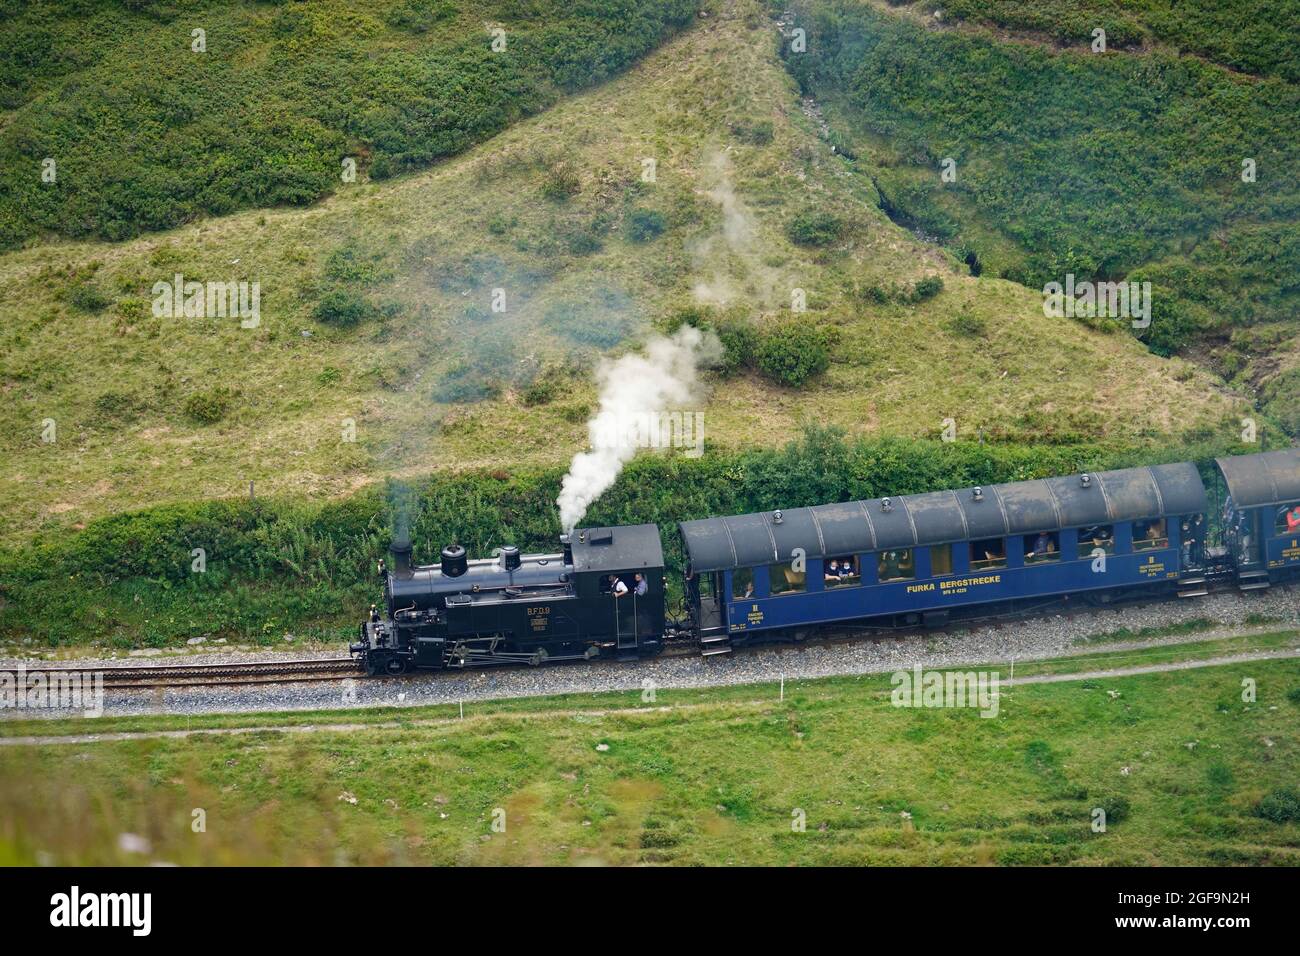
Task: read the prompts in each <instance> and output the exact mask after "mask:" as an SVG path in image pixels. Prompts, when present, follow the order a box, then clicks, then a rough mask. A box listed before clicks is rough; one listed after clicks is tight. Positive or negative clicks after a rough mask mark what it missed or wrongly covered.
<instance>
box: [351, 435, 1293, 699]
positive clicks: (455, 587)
mask: <svg viewBox="0 0 1300 956" xmlns="http://www.w3.org/2000/svg"><path fill="white" fill-rule="evenodd" d="M1214 474H1215V476H1216V479H1215V481H1214V482H1212V484H1213V485H1214V490H1215V492H1216V494H1218V493H1224V494H1226V497H1224V499H1223V503H1222V507H1216V508H1214V509H1211V508H1210V499H1209V495H1208V493H1207V489H1206V487H1205V483H1204V482H1203V481H1202V478H1201V475H1200V472H1199V471H1198V470H1197V468H1196V466H1195V465H1194V464H1191V463H1188V462H1184V463H1178V464H1168V465H1153V466H1150V467H1144V468H1128V469H1122V470H1117V471H1107V472H1100V473H1097V474H1083V475H1074V476H1069V477H1058V478H1046V479H1041V480H1036V481H1020V482H1013V483H1009V484H1000V485H992V486H989V487H983V488H967V489H962V490H957V491H936V492H929V493H925V494H919V495H903V496H899V497H892V498H891V497H887V498H878V499H872V500H869V501H850V502H845V503H840V504H828V505H819V506H815V507H810V508H790V509H782V510H775V511H765V512H758V513H755V514H748V515H739V516H732V517H722V518H706V519H702V520H696V521H683V522H680V523H679V524H678V526H677V530H678V534H679V535H680V536H681V540H682V543H683V546H684V550H685V553H686V557H687V563H686V567H685V569H684V581H683V599H682V608H681V613H680V614H679V615H676V616H669V615H668V614H667V613H666V597H665V590H664V585H665V583H666V579H665V577H664V558H663V549H662V546H661V542H660V537H659V528H658V526H656V525H653V524H642V525H625V526H619V527H608V528H582V529H576V530H574V531H573V532H571V533H570V534H566V535H561V536H560V546H561V550H560V551H558V552H556V553H554V554H536V555H524V554H520V553H519V549H518V548H516V547H513V546H506V547H503V548H501V549H500V550H499V551H498V552H497V553H496V554H495V555H494V556H493V557H491V558H484V559H479V560H470V559H468V557H467V555H466V553H465V549H464V548H462V547H460V546H459V545H451V546H449V547H446V548H443V549H442V554H441V562H440V563H439V564H436V565H429V566H416V565H413V564H412V561H411V553H412V549H411V543H410V540H409V539H408V538H405V537H402V538H399V539H397V540H395V541H394V542H393V544H392V546H391V549H390V557H389V562H390V563H389V564H387V565H386V564H385V562H383V561H381V562H380V565H379V573H380V577H381V579H382V580H383V583H384V607H383V610H382V612H381V610H380V609H379V608H378V607H377V606H372V607H371V610H370V615H369V619H368V620H367V621H365V622H363V623H362V625H361V630H360V635H359V640H358V641H357V643H355V644H353V645H352V646H351V651H352V655H353V656H354V657H356V658H357V659H358V660H359V661H361V662H362V663H363V664H364V665H365V668H366V670H367V673H369V674H371V675H374V674H380V673H387V674H401V673H403V672H405V671H408V670H411V669H414V668H431V669H441V668H448V667H457V668H463V667H475V666H484V665H493V664H509V663H526V664H532V665H539V664H542V663H545V662H547V661H562V660H592V659H594V658H618V659H635V658H638V657H644V656H649V655H653V654H657V653H659V652H660V651H661V650H662V649H663V647H664V644H665V642H666V641H686V642H693V643H694V644H696V645H697V646H698V648H699V650H700V653H701V654H703V655H706V656H712V655H717V654H726V653H729V652H730V651H731V650H732V649H733V648H735V647H738V646H741V645H744V644H747V643H751V642H757V641H767V640H775V639H786V640H791V639H792V640H800V639H802V638H803V637H805V636H807V635H808V634H809V633H810V632H811V631H812V630H813V629H815V628H818V627H823V626H826V625H837V626H845V625H854V626H865V627H872V628H879V627H904V628H906V627H918V626H924V627H936V626H943V625H945V624H948V623H950V622H953V621H958V620H972V619H979V618H984V617H989V616H995V615H996V616H1000V615H1006V614H1025V613H1033V612H1034V611H1042V610H1045V609H1047V608H1050V607H1057V606H1059V605H1061V604H1062V603H1067V602H1077V601H1084V602H1087V603H1091V604H1099V605H1105V604H1108V603H1111V602H1114V601H1119V600H1125V599H1130V598H1135V597H1137V598H1141V597H1158V596H1172V595H1175V594H1176V595H1178V596H1179V597H1181V598H1188V599H1193V598H1196V597H1199V596H1202V595H1205V594H1207V593H1208V589H1209V587H1210V586H1211V585H1219V584H1224V583H1227V584H1235V586H1236V587H1238V588H1239V589H1241V590H1243V591H1249V590H1258V589H1262V588H1267V587H1269V586H1271V585H1272V584H1274V583H1277V582H1280V581H1283V580H1285V579H1289V578H1293V577H1296V576H1297V575H1300V449H1297V448H1290V449H1286V450H1283V451H1274V452H1265V453H1262V454H1256V455H1244V456H1236V457H1227V458H1219V459H1216V461H1215V472H1214Z"/></svg>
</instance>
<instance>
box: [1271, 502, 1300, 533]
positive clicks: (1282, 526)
mask: <svg viewBox="0 0 1300 956" xmlns="http://www.w3.org/2000/svg"><path fill="white" fill-rule="evenodd" d="M1273 533H1274V534H1300V501H1297V502H1295V503H1294V504H1289V505H1287V506H1286V507H1285V508H1279V509H1278V512H1277V521H1276V522H1274V525H1273Z"/></svg>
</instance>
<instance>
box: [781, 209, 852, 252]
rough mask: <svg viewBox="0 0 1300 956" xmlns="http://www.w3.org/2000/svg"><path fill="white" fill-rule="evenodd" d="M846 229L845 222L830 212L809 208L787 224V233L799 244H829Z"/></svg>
mask: <svg viewBox="0 0 1300 956" xmlns="http://www.w3.org/2000/svg"><path fill="white" fill-rule="evenodd" d="M843 231H844V224H843V223H842V222H840V220H839V219H838V218H836V217H835V216H833V215H832V214H831V213H828V212H819V211H817V210H811V209H810V210H807V211H805V212H801V213H799V214H798V215H797V216H795V217H794V218H793V219H791V220H790V222H789V224H788V225H787V226H786V229H785V234H786V235H787V236H788V237H789V239H790V241H791V242H793V243H794V244H795V245H797V246H829V245H830V244H831V243H832V242H834V241H835V240H836V239H838V238H839V237H840V235H841V233H842V232H843Z"/></svg>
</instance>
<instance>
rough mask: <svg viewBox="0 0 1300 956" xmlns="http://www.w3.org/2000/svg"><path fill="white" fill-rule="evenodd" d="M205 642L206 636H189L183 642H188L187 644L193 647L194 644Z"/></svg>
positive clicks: (206, 640)
mask: <svg viewBox="0 0 1300 956" xmlns="http://www.w3.org/2000/svg"><path fill="white" fill-rule="evenodd" d="M207 642H208V639H207V638H206V637H191V638H190V639H189V640H188V641H186V642H185V643H186V644H188V645H190V647H194V646H195V645H197V644H206V643H207Z"/></svg>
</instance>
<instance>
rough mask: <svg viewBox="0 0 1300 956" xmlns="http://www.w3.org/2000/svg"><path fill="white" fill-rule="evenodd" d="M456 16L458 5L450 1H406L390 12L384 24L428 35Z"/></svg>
mask: <svg viewBox="0 0 1300 956" xmlns="http://www.w3.org/2000/svg"><path fill="white" fill-rule="evenodd" d="M455 16H456V5H455V4H454V3H452V2H450V0H404V2H402V3H399V4H398V5H397V6H395V7H393V9H391V10H389V11H388V15H387V16H385V17H384V22H385V23H387V24H388V25H389V26H391V27H394V28H396V29H398V30H406V31H408V32H410V33H427V32H428V31H429V30H430V29H432V28H433V27H434V26H436V25H437V24H438V23H440V22H442V21H444V20H450V19H452V18H454V17H455Z"/></svg>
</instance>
